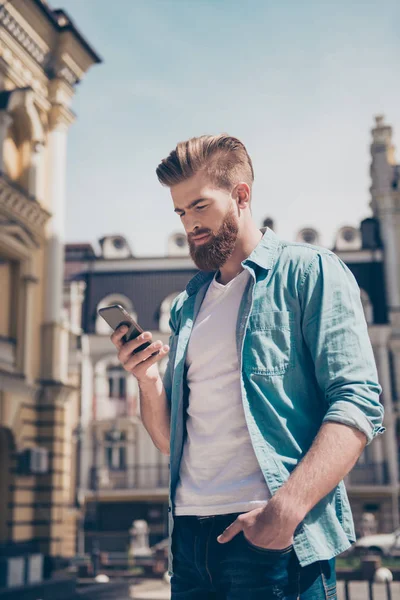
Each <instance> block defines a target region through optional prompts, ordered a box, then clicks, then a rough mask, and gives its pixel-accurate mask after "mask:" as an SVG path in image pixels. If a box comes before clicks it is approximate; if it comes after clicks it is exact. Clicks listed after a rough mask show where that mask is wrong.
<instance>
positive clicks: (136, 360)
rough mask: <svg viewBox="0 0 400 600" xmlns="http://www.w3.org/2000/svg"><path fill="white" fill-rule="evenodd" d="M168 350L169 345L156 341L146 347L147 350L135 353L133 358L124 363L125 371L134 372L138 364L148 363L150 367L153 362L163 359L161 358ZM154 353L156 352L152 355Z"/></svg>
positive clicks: (147, 365)
mask: <svg viewBox="0 0 400 600" xmlns="http://www.w3.org/2000/svg"><path fill="white" fill-rule="evenodd" d="M155 352H157V354H154V353H155ZM168 352H169V346H163V345H162V343H161V342H154V344H151V345H150V346H148V347H147V348H145V350H141V351H140V352H137V353H136V354H133V355H132V356H131V358H130V359H129V360H127V361H126V362H125V363H124V365H123V367H124V369H125V371H129V372H132V371H133V369H135V368H136V367H137V366H138V365H140V366H142V365H146V367H149V366H150V365H152V364H153V363H156V362H157V361H159V360H161V358H164V356H166V355H167V354H168ZM152 354H154V356H152Z"/></svg>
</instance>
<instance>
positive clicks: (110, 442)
mask: <svg viewBox="0 0 400 600" xmlns="http://www.w3.org/2000/svg"><path fill="white" fill-rule="evenodd" d="M104 449H105V459H106V465H107V467H108V468H109V469H111V470H113V471H124V470H125V469H126V467H127V464H126V433H125V432H124V431H118V430H117V429H116V430H114V429H111V430H110V431H108V432H106V434H105V440H104Z"/></svg>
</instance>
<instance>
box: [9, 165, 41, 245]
mask: <svg viewBox="0 0 400 600" xmlns="http://www.w3.org/2000/svg"><path fill="white" fill-rule="evenodd" d="M0 211H1V212H2V213H3V214H5V215H7V216H8V217H10V218H12V219H14V220H16V221H17V222H20V223H21V224H22V225H23V226H24V227H25V229H27V230H28V231H29V232H30V233H32V234H33V236H34V237H36V238H38V239H39V240H41V239H43V238H44V234H45V231H44V227H45V224H46V222H47V221H48V219H49V218H50V217H51V214H50V213H49V212H48V211H47V210H45V209H44V208H43V207H42V206H40V204H39V202H37V200H35V199H34V198H32V197H31V196H29V195H28V194H26V193H25V192H24V191H23V190H22V189H20V188H18V186H16V185H15V184H14V183H12V182H11V181H10V180H9V179H8V177H7V176H6V175H5V174H4V173H2V172H1V171H0Z"/></svg>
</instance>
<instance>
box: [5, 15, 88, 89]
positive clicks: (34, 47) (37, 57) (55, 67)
mask: <svg viewBox="0 0 400 600" xmlns="http://www.w3.org/2000/svg"><path fill="white" fill-rule="evenodd" d="M1 26H3V27H4V29H5V30H6V31H7V32H8V33H9V34H10V35H11V36H12V37H13V39H14V40H15V41H16V42H17V43H18V44H19V45H20V46H21V47H22V48H23V49H24V50H25V52H27V53H28V55H29V56H30V57H31V58H32V59H33V60H34V61H35V62H36V64H38V65H39V66H40V67H41V68H42V69H43V71H44V72H45V74H46V76H47V77H48V78H49V79H62V80H63V81H65V82H66V83H68V84H69V85H70V86H71V87H73V86H74V85H75V84H77V83H78V82H79V80H80V77H79V75H78V74H77V73H74V72H73V70H72V69H70V68H69V67H68V66H67V65H66V64H65V63H64V62H63V61H62V60H60V59H59V58H58V57H57V56H55V55H54V54H53V53H52V52H50V51H47V52H46V51H44V50H43V49H42V48H41V47H40V46H39V44H37V43H36V42H35V41H34V40H33V39H32V38H31V37H30V35H29V34H28V33H27V31H26V30H25V29H24V28H23V27H22V25H21V24H20V23H18V21H17V19H15V17H13V16H12V15H11V14H10V13H9V12H8V11H7V9H6V8H5V6H0V27H1Z"/></svg>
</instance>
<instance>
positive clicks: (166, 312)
mask: <svg viewBox="0 0 400 600" xmlns="http://www.w3.org/2000/svg"><path fill="white" fill-rule="evenodd" d="M179 294H180V292H175V293H173V294H170V295H169V296H167V297H166V298H165V300H163V301H162V304H161V308H160V323H159V328H160V332H161V333H170V328H169V316H170V313H171V305H172V302H173V301H174V300H175V298H176V297H177V296H178V295H179Z"/></svg>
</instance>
